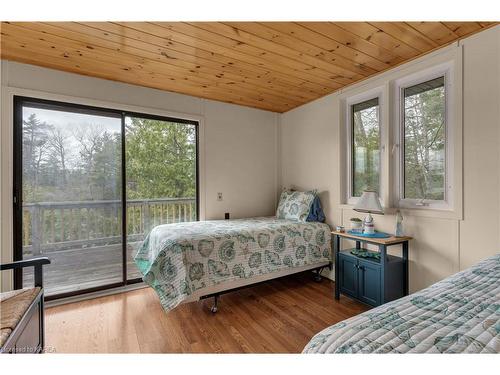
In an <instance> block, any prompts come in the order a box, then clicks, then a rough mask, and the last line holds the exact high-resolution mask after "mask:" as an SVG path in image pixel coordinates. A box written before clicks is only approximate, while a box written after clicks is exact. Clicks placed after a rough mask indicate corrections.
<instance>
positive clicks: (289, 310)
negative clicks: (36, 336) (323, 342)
mask: <svg viewBox="0 0 500 375" xmlns="http://www.w3.org/2000/svg"><path fill="white" fill-rule="evenodd" d="M211 304H212V299H207V300H204V301H201V302H193V303H188V304H183V305H180V306H178V307H177V308H176V309H174V310H173V311H170V312H169V313H165V312H164V311H163V309H162V308H161V306H160V303H159V301H158V298H157V296H156V294H155V292H154V291H153V290H152V289H151V288H144V289H139V290H134V291H130V292H126V293H120V294H115V295H112V296H106V297H100V298H96V299H92V300H87V301H81V302H75V303H71V304H67V305H60V306H55V307H51V308H48V309H47V311H46V318H45V321H46V328H45V329H46V347H47V351H49V352H56V353H139V352H141V353H181V352H182V353H186V352H187V353H299V352H301V351H302V349H303V348H304V346H305V345H306V344H307V342H308V341H309V340H310V339H311V337H312V336H313V335H314V334H316V333H318V332H319V331H320V330H322V329H323V328H325V327H327V326H329V325H332V324H335V323H336V322H338V321H340V320H343V319H346V318H349V317H351V316H354V315H356V314H359V313H361V312H363V311H366V310H367V309H368V307H367V306H365V305H363V304H361V303H358V302H356V301H354V300H351V299H349V298H347V297H345V296H342V297H341V299H340V301H335V299H334V298H333V283H332V282H331V281H329V280H328V279H323V280H322V281H321V282H320V283H316V282H314V281H313V276H312V273H310V272H306V273H301V274H298V275H293V276H288V277H285V278H281V279H278V280H273V281H269V282H266V283H263V284H259V285H257V286H254V287H251V288H247V289H242V290H239V291H236V292H232V293H228V294H225V295H222V296H221V298H220V300H219V312H217V313H216V314H212V313H211V312H210V306H211Z"/></svg>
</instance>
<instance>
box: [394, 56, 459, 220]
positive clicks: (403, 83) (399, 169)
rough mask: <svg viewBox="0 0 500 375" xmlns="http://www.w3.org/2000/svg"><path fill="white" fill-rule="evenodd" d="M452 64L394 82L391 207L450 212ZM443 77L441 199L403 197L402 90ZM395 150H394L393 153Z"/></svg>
mask: <svg viewBox="0 0 500 375" xmlns="http://www.w3.org/2000/svg"><path fill="white" fill-rule="evenodd" d="M454 69H455V67H454V64H453V62H447V63H444V64H440V65H437V66H435V67H432V68H430V69H426V70H423V71H420V72H417V73H414V74H411V75H409V76H405V77H403V78H401V79H398V80H396V82H395V89H394V90H395V92H394V99H395V111H396V114H395V118H396V119H397V121H396V124H395V125H396V126H395V127H394V144H393V150H392V152H393V155H394V156H395V157H396V158H397V159H396V161H395V163H394V165H395V166H396V168H395V179H394V181H395V186H394V193H395V194H394V206H396V207H400V208H408V209H411V208H414V209H423V210H444V211H453V209H454V202H455V196H454V193H455V191H454V190H455V189H454V181H455V179H454V169H455V160H454V153H453V147H454V145H455V139H454V135H455V134H454V127H455V126H454V121H455V118H454V111H453V108H454V104H455V98H454V95H455V90H454V77H455V72H454ZM438 77H444V85H445V199H444V200H431V199H425V200H421V199H410V198H404V89H405V88H407V87H411V86H414V85H418V84H420V83H423V82H427V81H430V80H432V79H435V78H438ZM396 151H397V152H396Z"/></svg>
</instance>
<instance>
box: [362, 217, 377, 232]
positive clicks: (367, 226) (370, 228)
mask: <svg viewBox="0 0 500 375" xmlns="http://www.w3.org/2000/svg"><path fill="white" fill-rule="evenodd" d="M363 233H365V234H374V233H375V224H374V223H373V217H372V215H371V214H370V213H368V215H367V216H366V217H365V220H364V221H363Z"/></svg>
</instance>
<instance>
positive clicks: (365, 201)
mask: <svg viewBox="0 0 500 375" xmlns="http://www.w3.org/2000/svg"><path fill="white" fill-rule="evenodd" d="M354 210H355V211H359V212H368V213H372V214H382V215H383V214H384V210H383V209H382V205H381V204H380V200H379V199H378V194H377V193H376V192H375V191H364V192H363V195H361V198H359V200H358V203H356V205H355V206H354Z"/></svg>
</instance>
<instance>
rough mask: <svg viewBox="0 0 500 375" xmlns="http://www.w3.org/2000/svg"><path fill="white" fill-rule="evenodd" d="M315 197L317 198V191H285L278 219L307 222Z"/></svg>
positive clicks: (277, 215)
mask: <svg viewBox="0 0 500 375" xmlns="http://www.w3.org/2000/svg"><path fill="white" fill-rule="evenodd" d="M314 197H316V190H313V191H288V190H285V191H283V192H282V193H281V197H280V202H279V204H278V209H277V210H276V217H277V218H278V219H288V220H296V221H306V219H307V216H308V215H309V211H310V209H311V205H312V203H313V201H314Z"/></svg>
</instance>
